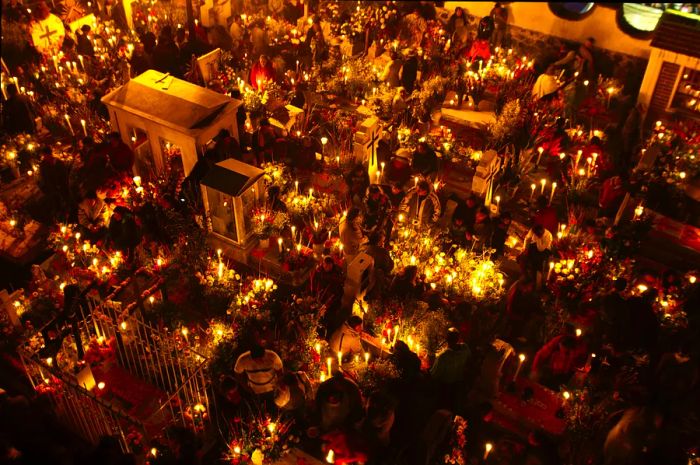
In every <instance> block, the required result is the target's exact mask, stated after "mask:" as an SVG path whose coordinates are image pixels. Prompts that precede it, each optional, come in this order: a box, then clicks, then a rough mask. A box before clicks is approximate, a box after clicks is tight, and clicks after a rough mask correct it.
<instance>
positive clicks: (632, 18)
mask: <svg viewBox="0 0 700 465" xmlns="http://www.w3.org/2000/svg"><path fill="white" fill-rule="evenodd" d="M669 9H670V10H676V11H682V12H684V13H693V14H698V13H700V8H699V7H698V4H696V3H623V4H622V5H621V6H620V7H619V9H618V11H617V21H618V25H619V26H620V29H622V30H623V31H625V32H626V33H627V34H630V35H631V36H633V37H638V38H640V39H646V38H650V37H651V35H652V33H653V32H654V30H655V29H656V26H657V25H658V23H659V19H661V15H662V14H663V13H664V11H665V10H669Z"/></svg>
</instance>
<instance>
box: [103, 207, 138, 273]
mask: <svg viewBox="0 0 700 465" xmlns="http://www.w3.org/2000/svg"><path fill="white" fill-rule="evenodd" d="M107 233H108V235H109V240H110V242H111V243H112V245H113V246H114V247H115V248H116V249H117V250H120V251H121V252H122V254H123V255H124V257H125V258H126V259H127V261H131V260H133V258H134V249H135V248H136V246H138V245H139V243H140V242H141V231H140V228H139V225H138V224H137V223H136V218H135V217H134V214H133V212H132V211H131V210H129V209H128V208H126V207H123V206H118V207H116V208H115V209H114V211H113V212H112V216H111V218H110V219H109V226H108V228H107Z"/></svg>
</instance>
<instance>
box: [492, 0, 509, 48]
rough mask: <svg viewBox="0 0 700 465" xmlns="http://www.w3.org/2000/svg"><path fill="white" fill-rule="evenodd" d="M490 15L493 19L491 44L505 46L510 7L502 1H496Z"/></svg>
mask: <svg viewBox="0 0 700 465" xmlns="http://www.w3.org/2000/svg"><path fill="white" fill-rule="evenodd" d="M489 16H490V17H491V19H492V20H493V33H492V34H491V44H493V46H494V47H503V44H504V43H505V39H506V29H507V28H508V9H507V8H506V7H505V5H503V4H502V3H500V2H496V3H495V4H494V5H493V8H492V9H491V13H490V14H489Z"/></svg>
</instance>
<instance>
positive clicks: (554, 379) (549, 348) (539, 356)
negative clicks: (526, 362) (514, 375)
mask: <svg viewBox="0 0 700 465" xmlns="http://www.w3.org/2000/svg"><path fill="white" fill-rule="evenodd" d="M571 332H573V331H570V332H565V333H564V334H560V335H558V336H555V337H553V338H552V339H551V340H549V341H548V342H547V343H546V344H545V345H544V346H542V348H541V349H540V350H538V351H537V353H536V354H535V358H534V360H533V361H532V378H533V379H534V380H536V381H539V382H540V383H542V384H544V385H545V386H548V387H549V388H551V389H559V387H560V386H561V385H562V384H566V383H567V382H568V381H569V380H570V379H571V377H572V376H573V375H574V373H575V372H576V369H577V368H580V367H582V366H583V365H584V363H585V361H586V358H587V355H588V354H587V353H586V350H585V346H584V344H583V343H582V342H581V338H579V337H576V336H574V335H573V334H570V333H571Z"/></svg>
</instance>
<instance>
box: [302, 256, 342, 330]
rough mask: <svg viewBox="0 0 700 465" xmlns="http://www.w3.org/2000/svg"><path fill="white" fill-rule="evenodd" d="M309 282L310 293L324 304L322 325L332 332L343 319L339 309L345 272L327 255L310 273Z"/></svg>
mask: <svg viewBox="0 0 700 465" xmlns="http://www.w3.org/2000/svg"><path fill="white" fill-rule="evenodd" d="M309 283H310V291H311V294H312V295H314V296H316V298H317V299H318V301H319V302H321V303H322V304H323V305H325V306H326V311H325V315H324V323H325V324H324V326H325V327H326V330H327V331H328V333H329V334H332V332H333V331H334V330H335V329H336V328H337V327H338V326H340V325H341V324H342V322H343V321H344V318H342V317H341V315H340V314H339V309H340V303H341V300H342V299H343V291H344V288H343V286H344V285H345V273H344V272H343V269H342V268H341V267H340V266H338V264H336V263H335V261H334V260H333V257H331V256H330V255H327V256H325V257H323V260H322V261H321V263H320V264H319V265H318V266H317V267H316V269H315V270H314V272H313V273H312V275H311V279H310V281H309Z"/></svg>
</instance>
